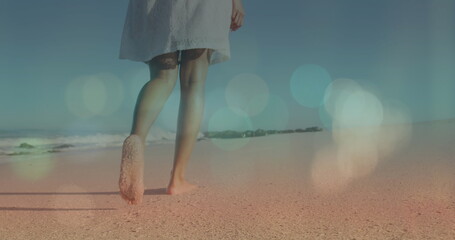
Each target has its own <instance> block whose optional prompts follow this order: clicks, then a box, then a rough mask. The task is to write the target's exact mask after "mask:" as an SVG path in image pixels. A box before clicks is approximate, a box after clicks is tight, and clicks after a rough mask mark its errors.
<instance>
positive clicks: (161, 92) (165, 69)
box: [119, 52, 178, 204]
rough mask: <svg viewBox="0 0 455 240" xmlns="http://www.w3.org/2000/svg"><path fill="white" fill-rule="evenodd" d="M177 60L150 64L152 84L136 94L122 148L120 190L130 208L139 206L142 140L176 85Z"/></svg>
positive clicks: (173, 57)
mask: <svg viewBox="0 0 455 240" xmlns="http://www.w3.org/2000/svg"><path fill="white" fill-rule="evenodd" d="M177 57H178V55H177V52H174V53H168V54H163V55H160V56H158V57H156V58H154V59H153V60H152V61H150V62H149V67H150V77H151V80H150V81H149V82H147V83H146V84H145V85H144V87H142V89H141V91H140V93H139V96H138V99H137V102H136V107H135V111H134V121H133V127H132V129H131V134H130V136H128V137H127V138H126V139H125V141H124V142H123V148H122V162H121V166H120V178H119V188H120V195H121V197H122V198H123V199H125V200H126V201H127V202H128V203H129V204H139V203H141V202H142V197H143V194H144V183H143V173H144V146H145V140H146V137H147V133H148V131H149V129H150V127H151V125H152V124H153V122H154V121H155V120H156V118H157V116H158V114H159V113H160V111H161V109H162V108H163V106H164V104H165V103H166V100H167V99H168V97H169V95H170V93H171V92H172V89H173V88H174V86H175V83H176V81H177V75H178V69H177Z"/></svg>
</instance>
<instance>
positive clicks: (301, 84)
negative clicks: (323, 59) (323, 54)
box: [290, 64, 332, 108]
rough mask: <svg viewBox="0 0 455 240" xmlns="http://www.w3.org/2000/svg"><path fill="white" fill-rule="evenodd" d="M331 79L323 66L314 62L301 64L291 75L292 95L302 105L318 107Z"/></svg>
mask: <svg viewBox="0 0 455 240" xmlns="http://www.w3.org/2000/svg"><path fill="white" fill-rule="evenodd" d="M331 81H332V78H331V76H330V74H329V73H328V72H327V70H325V69H324V68H323V67H321V66H319V65H315V64H305V65H302V66H300V67H298V68H297V69H296V70H295V71H294V73H293V74H292V76H291V80H290V90H291V94H292V97H293V98H294V99H295V100H296V101H297V102H298V103H299V104H300V105H302V106H306V107H310V108H316V107H319V106H320V105H321V104H322V103H323V100H324V93H325V90H326V88H327V86H328V85H329V84H330V82H331Z"/></svg>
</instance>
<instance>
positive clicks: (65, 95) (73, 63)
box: [0, 0, 455, 131]
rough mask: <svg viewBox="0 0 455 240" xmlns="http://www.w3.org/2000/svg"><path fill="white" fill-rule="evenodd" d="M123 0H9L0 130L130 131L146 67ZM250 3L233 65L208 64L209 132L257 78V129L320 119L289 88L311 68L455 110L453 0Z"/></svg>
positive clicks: (169, 120)
mask: <svg viewBox="0 0 455 240" xmlns="http://www.w3.org/2000/svg"><path fill="white" fill-rule="evenodd" d="M127 5H128V1H126V0H123V1H108V0H97V1H89V0H80V1H77V3H76V2H74V1H68V0H41V1H15V0H2V1H1V2H0V116H1V117H0V129H7V130H11V129H22V128H33V129H71V130H74V131H77V130H103V131H104V130H119V131H129V130H130V127H131V121H132V113H133V109H134V104H135V101H136V97H137V93H138V92H139V90H140V87H142V85H143V84H145V82H146V81H147V80H148V68H147V66H146V65H145V64H143V63H140V62H133V61H129V60H120V59H118V53H119V46H120V36H121V33H122V30H123V24H124V20H125V15H126V9H127ZM244 5H245V10H246V18H245V23H244V26H243V27H242V28H241V29H240V30H238V31H236V32H231V33H230V40H231V60H229V61H228V62H224V63H220V64H215V65H213V66H212V67H211V68H210V69H209V73H208V76H207V81H206V84H207V85H206V112H205V116H204V120H203V123H202V125H201V130H206V129H208V128H210V125H211V124H213V121H215V120H214V119H216V117H213V116H214V114H215V112H216V111H217V110H218V109H221V108H224V107H226V106H228V105H229V101H230V100H229V94H231V101H232V98H234V97H236V95H235V89H236V87H239V86H240V87H241V85H239V82H240V83H241V81H242V78H244V79H247V80H248V79H251V78H254V77H256V78H257V79H259V80H258V81H260V82H261V81H262V83H265V85H264V86H265V88H261V89H262V90H258V91H264V93H266V95H267V96H268V98H267V99H268V100H267V102H264V104H267V106H265V105H261V106H262V107H264V111H263V112H258V113H254V114H256V115H254V116H251V118H249V119H248V120H249V121H250V122H249V124H250V125H251V126H252V127H253V128H258V127H261V128H267V129H272V128H275V129H277V128H299V127H309V126H316V125H318V126H321V125H322V120H321V118H320V114H319V110H318V108H315V107H311V106H306V105H304V104H302V102H299V101H298V99H296V97H295V96H294V95H293V94H292V87H293V86H292V83H291V82H292V81H291V79H292V77H293V74H294V73H295V71H296V70H297V69H299V67H302V66H309V65H311V66H318V67H320V68H321V69H324V70H325V71H326V72H327V73H328V74H329V76H330V79H331V80H335V79H339V78H348V79H352V80H354V81H356V82H357V83H358V84H360V85H362V86H365V87H366V88H368V89H369V90H370V91H371V92H372V93H374V94H375V95H376V96H377V97H378V98H380V99H381V100H393V101H398V102H400V103H401V104H402V105H403V106H405V107H406V109H408V113H409V116H410V119H411V120H412V121H414V122H419V121H428V120H435V119H447V118H454V117H455V95H454V94H453V92H455V70H454V67H453V66H455V29H454V27H453V23H454V22H455V12H454V11H453V9H455V2H454V1H452V0H438V1H436V0H433V1H430V0H421V1H414V0H400V1H396V0H382V1H375V0H324V1H321V0H311V1H306V0H288V1H282V2H280V3H279V4H278V3H277V1H260V3H259V2H258V1H244ZM93 76H97V77H98V78H100V79H101V80H100V81H99V82H96V83H94V84H92V85H89V86H91V88H90V89H89V90H88V92H89V93H96V90H97V89H101V90H100V91H101V92H103V94H101V95H100V96H91V97H88V100H87V101H88V104H89V106H88V108H89V109H82V108H83V107H84V106H85V107H86V108H87V105H84V104H83V103H75V101H76V102H77V101H78V100H77V99H78V98H77V96H76V95H77V94H78V91H79V90H80V89H81V87H80V86H79V88H78V85H77V84H75V82H77V79H79V80H80V79H85V80H87V79H91V78H90V77H93ZM247 76H250V77H249V78H248V77H247ZM251 76H253V77H251ZM233 79H234V80H235V79H237V82H236V83H237V85H236V84H234V83H235V81H233ZM244 82H247V81H246V80H245V81H244ZM97 83H102V84H104V85H102V86H101V85H99V84H98V85H97ZM72 84H73V85H72ZM229 84H231V85H229ZM261 86H262V85H261ZM73 87H74V89H72V88H73ZM248 87H249V88H252V89H254V88H255V85H248V84H247V88H248ZM75 89H76V90H75ZM77 89H79V90H77ZM229 89H230V90H229ZM178 91H179V86H178V84H177V86H176V88H175V90H174V93H173V95H172V96H171V99H170V100H169V102H168V103H167V104H166V106H165V108H164V109H163V111H162V113H161V114H160V117H159V119H158V120H157V122H156V124H157V125H158V126H162V127H164V128H167V129H169V130H175V124H176V118H177V110H178V108H177V107H178V105H177V104H178V101H177V100H178V96H179V92H178ZM233 91H234V93H233ZM232 94H234V95H232ZM223 95H224V96H226V97H223ZM237 97H238V96H237ZM80 98H81V97H80ZM100 101H101V102H100ZM259 105H260V104H259ZM220 114H221V115H220ZM217 116H218V117H219V116H223V114H222V113H218V115H217ZM231 122H232V121H231ZM223 126H225V127H229V126H232V128H235V126H234V125H229V124H227V123H226V124H225V125H223ZM214 129H215V128H214Z"/></svg>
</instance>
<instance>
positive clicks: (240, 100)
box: [225, 73, 269, 116]
mask: <svg viewBox="0 0 455 240" xmlns="http://www.w3.org/2000/svg"><path fill="white" fill-rule="evenodd" d="M225 96H226V102H227V104H228V106H229V107H230V108H231V109H232V110H233V111H236V109H239V110H241V112H239V113H238V114H242V112H245V113H247V114H248V116H254V115H257V114H259V113H260V112H262V111H263V110H264V108H265V106H266V105H267V102H268V99H269V87H268V86H267V83H266V82H265V81H264V80H262V79H261V78H260V77H259V76H257V75H255V74H249V73H243V74H239V75H237V76H235V77H234V78H233V79H231V80H230V81H229V83H228V85H227V87H226V94H225Z"/></svg>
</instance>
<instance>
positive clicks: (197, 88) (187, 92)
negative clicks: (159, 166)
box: [167, 49, 211, 195]
mask: <svg viewBox="0 0 455 240" xmlns="http://www.w3.org/2000/svg"><path fill="white" fill-rule="evenodd" d="M210 54H211V50H208V51H207V50H206V49H190V50H184V51H183V52H182V63H181V66H180V85H181V92H180V107H179V116H178V125H177V136H176V142H175V154H174V165H173V169H172V171H171V179H170V182H169V186H168V188H167V193H168V194H171V195H172V194H180V193H184V192H188V191H191V190H193V189H195V188H196V187H197V186H196V185H193V184H190V183H188V182H187V181H186V180H185V169H186V165H187V162H188V159H189V158H190V155H191V152H192V150H193V146H194V143H195V141H196V137H197V133H198V132H199V128H200V122H201V119H202V117H203V112H204V88H205V80H206V76H207V71H208V65H209V62H208V59H209V58H210Z"/></svg>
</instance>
